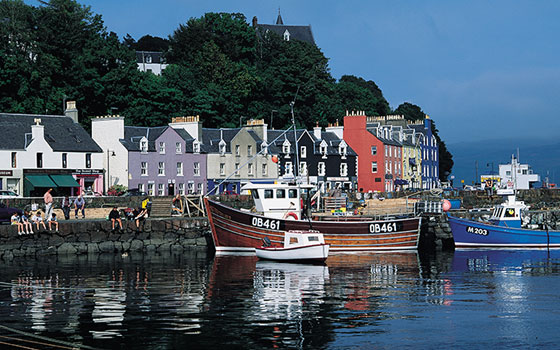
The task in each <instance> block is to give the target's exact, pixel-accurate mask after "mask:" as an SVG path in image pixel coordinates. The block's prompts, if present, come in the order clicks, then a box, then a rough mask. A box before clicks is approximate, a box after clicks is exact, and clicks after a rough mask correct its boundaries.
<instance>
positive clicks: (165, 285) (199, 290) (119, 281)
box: [0, 250, 560, 349]
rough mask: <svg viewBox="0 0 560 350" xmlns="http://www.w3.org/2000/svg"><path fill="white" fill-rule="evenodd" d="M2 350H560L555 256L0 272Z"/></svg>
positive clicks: (6, 266) (96, 261)
mask: <svg viewBox="0 0 560 350" xmlns="http://www.w3.org/2000/svg"><path fill="white" fill-rule="evenodd" d="M0 276H1V277H0V348H2V349H4V348H6V349H65V348H67V349H71V348H73V347H74V348H82V349H92V348H96V349H209V348H218V349H219V347H222V348H223V349H226V348H227V349H231V348H239V349H445V348H449V347H451V346H452V347H454V348H459V349H515V348H522V349H526V348H547V349H548V348H558V347H559V345H558V344H559V343H560V331H559V330H558V321H559V320H560V251H551V252H547V251H489V250H483V251H455V252H446V253H434V254H431V255H430V254H426V255H424V254H417V253H383V254H344V255H331V256H330V257H329V259H328V260H327V264H326V266H313V265H299V264H285V263H273V262H262V261H257V259H256V258H255V257H251V256H217V257H215V256H213V255H212V254H211V253H207V252H206V250H194V251H189V252H184V253H182V254H166V255H157V254H142V253H136V254H135V253H131V254H130V255H128V256H121V255H116V256H115V255H90V256H78V257H75V256H72V257H65V258H63V257H58V258H57V257H50V258H43V259H38V260H35V259H21V258H18V259H16V260H13V261H10V262H0Z"/></svg>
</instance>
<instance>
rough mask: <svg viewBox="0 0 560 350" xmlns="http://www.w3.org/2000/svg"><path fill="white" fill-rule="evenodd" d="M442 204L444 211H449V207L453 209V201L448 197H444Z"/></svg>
mask: <svg viewBox="0 0 560 350" xmlns="http://www.w3.org/2000/svg"><path fill="white" fill-rule="evenodd" d="M441 206H442V208H443V211H449V209H451V202H450V201H448V200H447V199H444V200H443V203H442V205H441Z"/></svg>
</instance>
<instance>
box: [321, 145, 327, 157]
mask: <svg viewBox="0 0 560 350" xmlns="http://www.w3.org/2000/svg"><path fill="white" fill-rule="evenodd" d="M320 152H321V154H322V155H324V156H326V155H327V145H325V144H324V143H321V146H320Z"/></svg>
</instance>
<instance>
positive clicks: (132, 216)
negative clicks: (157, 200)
mask: <svg viewBox="0 0 560 350" xmlns="http://www.w3.org/2000/svg"><path fill="white" fill-rule="evenodd" d="M150 209H151V202H150V198H149V197H146V198H145V199H144V200H143V201H142V204H141V206H140V208H138V209H136V208H135V209H134V210H132V211H130V212H127V213H126V217H127V219H128V220H129V221H134V223H135V224H136V229H137V230H138V229H140V224H141V223H143V222H144V220H146V218H147V217H148V215H149V212H150ZM109 220H111V226H112V229H113V230H115V226H116V224H119V228H120V229H121V230H122V229H123V223H122V219H121V214H120V212H119V209H118V208H117V207H116V206H115V207H113V209H112V210H111V211H110V212H109Z"/></svg>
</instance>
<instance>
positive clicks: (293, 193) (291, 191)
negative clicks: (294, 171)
mask: <svg viewBox="0 0 560 350" xmlns="http://www.w3.org/2000/svg"><path fill="white" fill-rule="evenodd" d="M288 198H297V190H296V189H289V190H288Z"/></svg>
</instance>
